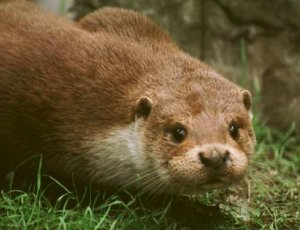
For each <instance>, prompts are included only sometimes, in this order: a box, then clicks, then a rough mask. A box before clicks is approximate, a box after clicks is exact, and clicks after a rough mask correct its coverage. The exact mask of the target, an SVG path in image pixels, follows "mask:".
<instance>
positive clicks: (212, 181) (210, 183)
mask: <svg viewBox="0 0 300 230" xmlns="http://www.w3.org/2000/svg"><path fill="white" fill-rule="evenodd" d="M214 184H224V181H222V180H220V179H218V178H214V179H210V180H209V181H207V182H206V183H204V184H203V185H214Z"/></svg>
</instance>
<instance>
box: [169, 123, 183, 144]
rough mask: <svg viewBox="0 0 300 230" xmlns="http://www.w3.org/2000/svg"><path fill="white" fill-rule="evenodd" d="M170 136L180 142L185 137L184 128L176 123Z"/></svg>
mask: <svg viewBox="0 0 300 230" xmlns="http://www.w3.org/2000/svg"><path fill="white" fill-rule="evenodd" d="M171 133H172V136H173V139H174V141H175V142H177V143H180V142H182V141H183V140H184V139H185V138H186V130H185V128H184V127H182V126H181V125H177V126H175V127H174V129H173V130H172V132H171Z"/></svg>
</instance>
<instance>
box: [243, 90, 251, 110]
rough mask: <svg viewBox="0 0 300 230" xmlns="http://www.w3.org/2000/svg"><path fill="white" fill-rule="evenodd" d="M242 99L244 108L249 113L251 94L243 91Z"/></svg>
mask: <svg viewBox="0 0 300 230" xmlns="http://www.w3.org/2000/svg"><path fill="white" fill-rule="evenodd" d="M242 99H243V103H244V106H245V108H246V109H247V110H248V111H250V110H251V107H252V96H251V93H250V92H249V91H248V90H243V91H242Z"/></svg>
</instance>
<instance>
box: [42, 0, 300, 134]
mask: <svg viewBox="0 0 300 230" xmlns="http://www.w3.org/2000/svg"><path fill="white" fill-rule="evenodd" d="M36 2H37V3H39V4H41V5H42V6H43V7H44V8H47V9H48V10H50V11H52V12H54V13H56V14H61V15H65V16H66V17H69V18H72V19H74V20H78V19H80V18H81V17H83V16H84V15H86V14H87V13H89V12H92V11H94V10H96V9H98V8H101V7H104V6H116V7H122V8H128V9H134V10H137V11H139V12H141V13H142V14H144V15H147V16H149V17H150V18H152V19H153V20H154V21H156V22H157V23H158V24H159V25H161V26H162V27H163V28H165V29H166V30H167V31H168V32H169V33H170V35H171V37H172V38H173V39H174V40H175V41H176V42H177V43H178V44H179V46H180V47H181V48H183V49H184V50H185V51H186V52H188V53H190V54H191V55H193V56H196V57H198V58H200V59H201V60H203V61H205V62H207V63H209V64H210V65H211V66H212V67H214V68H215V69H216V70H218V71H219V72H220V73H221V74H223V75H224V76H225V77H226V78H229V79H231V80H233V81H235V82H236V83H238V84H239V85H241V86H243V87H245V88H248V89H250V90H251V91H252V93H253V95H254V99H255V110H256V111H259V112H258V113H259V114H262V116H263V120H264V121H266V122H267V124H268V125H269V126H271V127H273V128H275V129H278V130H282V131H284V132H286V131H288V130H294V131H295V132H296V133H298V134H299V133H300V1H298V0H273V1H262V0H251V1H250V0H248V1H240V0H171V1H170V0H169V1H167V0H159V1H158V0H52V1H47V0H36ZM298 136H299V135H298Z"/></svg>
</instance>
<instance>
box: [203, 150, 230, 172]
mask: <svg viewBox="0 0 300 230" xmlns="http://www.w3.org/2000/svg"><path fill="white" fill-rule="evenodd" d="M229 155H230V153H229V151H228V150H223V149H217V148H213V149H208V150H206V151H201V152H199V159H200V161H201V163H202V164H203V165H205V166H206V167H210V168H214V169H218V168H221V167H222V166H223V165H225V164H226V162H227V160H228V158H229Z"/></svg>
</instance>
